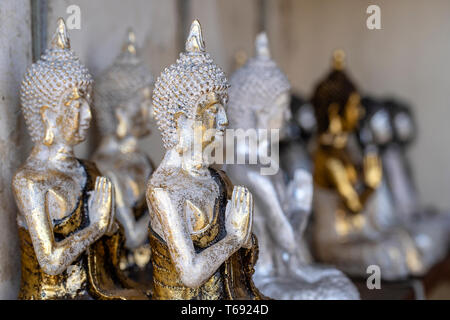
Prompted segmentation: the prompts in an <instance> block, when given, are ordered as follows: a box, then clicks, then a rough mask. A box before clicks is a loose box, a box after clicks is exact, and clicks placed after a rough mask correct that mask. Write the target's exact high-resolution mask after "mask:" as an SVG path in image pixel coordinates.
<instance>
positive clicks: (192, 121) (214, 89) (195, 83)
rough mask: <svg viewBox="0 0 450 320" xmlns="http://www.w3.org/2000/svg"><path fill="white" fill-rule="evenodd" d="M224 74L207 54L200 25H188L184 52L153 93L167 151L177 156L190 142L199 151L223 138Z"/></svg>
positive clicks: (224, 126)
mask: <svg viewBox="0 0 450 320" xmlns="http://www.w3.org/2000/svg"><path fill="white" fill-rule="evenodd" d="M228 87H229V85H228V81H227V79H226V77H225V73H224V72H223V71H222V69H221V68H220V67H218V66H217V65H216V64H215V63H214V62H213V60H212V58H211V56H210V55H209V54H208V53H207V52H206V49H205V43H204V41H203V34H202V29H201V26H200V23H199V22H198V21H197V20H194V22H193V23H192V25H191V29H190V32H189V36H188V38H187V40H186V45H185V52H182V53H181V54H180V57H179V58H178V60H177V61H176V63H174V64H172V65H171V66H170V67H168V68H166V69H165V70H164V71H163V72H162V73H161V75H160V76H159V77H158V79H157V80H156V83H155V88H154V90H153V108H154V115H155V119H156V122H157V125H158V129H159V130H160V131H161V135H162V141H163V145H164V147H165V148H166V149H167V150H170V149H173V148H176V150H177V151H178V152H179V153H182V152H185V151H186V150H188V149H191V148H192V146H193V142H194V140H195V143H196V144H197V145H201V147H202V150H203V148H205V147H206V146H207V145H210V144H211V143H213V142H214V140H215V138H216V137H217V136H223V134H224V131H225V129H226V127H227V125H228V119H227V115H226V112H225V106H226V104H227V101H228V92H227V90H228Z"/></svg>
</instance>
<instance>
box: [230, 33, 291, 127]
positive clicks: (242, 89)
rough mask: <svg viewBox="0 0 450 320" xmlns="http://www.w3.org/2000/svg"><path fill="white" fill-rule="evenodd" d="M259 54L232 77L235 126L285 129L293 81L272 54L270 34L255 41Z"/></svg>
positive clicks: (263, 35)
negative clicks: (290, 80)
mask: <svg viewBox="0 0 450 320" xmlns="http://www.w3.org/2000/svg"><path fill="white" fill-rule="evenodd" d="M255 47H256V56H255V57H253V58H251V59H249V60H248V61H247V63H245V65H244V66H242V67H241V68H240V69H238V70H237V71H236V72H235V73H234V74H233V76H232V77H231V80H230V83H231V87H230V90H229V93H230V102H229V112H228V114H229V117H230V125H231V127H232V128H235V129H249V128H255V129H282V128H283V126H284V124H285V122H286V121H287V120H288V119H289V118H290V109H289V103H290V92H289V91H290V84H289V81H288V80H287V78H286V76H285V75H284V73H283V72H282V71H281V70H280V68H279V67H278V66H277V64H276V63H275V61H273V60H272V59H271V57H270V51H269V44H268V40H267V35H266V34H265V33H261V34H259V35H258V36H257V38H256V41H255Z"/></svg>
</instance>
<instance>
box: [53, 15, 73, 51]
mask: <svg viewBox="0 0 450 320" xmlns="http://www.w3.org/2000/svg"><path fill="white" fill-rule="evenodd" d="M52 47H53V48H60V49H70V40H69V37H68V36H67V28H66V23H65V22H64V19H63V18H58V22H57V27H56V31H55V34H54V35H53V39H52Z"/></svg>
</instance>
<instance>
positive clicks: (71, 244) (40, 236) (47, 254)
mask: <svg viewBox="0 0 450 320" xmlns="http://www.w3.org/2000/svg"><path fill="white" fill-rule="evenodd" d="M13 191H14V195H15V198H16V203H17V206H18V208H19V211H20V213H21V214H22V216H24V217H25V222H26V225H27V227H28V231H29V233H30V237H31V240H32V242H33V247H34V251H35V253H36V257H37V260H38V262H39V265H40V266H41V268H42V270H43V271H44V272H45V273H47V274H49V275H57V274H60V273H62V272H63V271H64V270H66V269H67V267H68V266H69V265H70V264H72V262H73V261H74V260H75V259H76V258H77V257H78V256H79V255H80V254H81V253H83V252H84V251H85V250H86V249H87V248H88V247H89V245H91V244H92V243H93V242H95V241H96V240H98V239H99V238H100V236H101V235H102V234H103V233H104V231H103V229H104V228H101V227H100V226H99V224H98V223H94V224H91V225H90V226H88V227H87V228H85V229H83V230H81V231H79V232H76V233H74V234H72V235H70V236H69V237H67V238H65V239H64V240H62V241H58V242H56V241H55V238H54V233H53V227H52V223H51V221H50V214H49V212H48V206H47V205H44V203H46V201H47V200H46V194H47V193H46V192H45V193H44V191H42V190H40V188H39V186H38V185H36V184H35V183H33V182H32V181H30V180H27V179H24V178H23V179H20V178H19V179H16V178H15V179H14V182H13Z"/></svg>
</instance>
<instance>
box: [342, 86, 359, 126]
mask: <svg viewBox="0 0 450 320" xmlns="http://www.w3.org/2000/svg"><path fill="white" fill-rule="evenodd" d="M361 115H362V108H361V98H360V96H359V94H357V93H356V92H354V93H352V94H351V95H350V97H349V98H348V100H347V104H346V105H345V109H344V116H343V118H344V119H343V120H344V121H343V124H344V130H345V131H348V132H350V131H353V130H354V129H355V128H356V126H357V124H358V121H359V118H360V117H361Z"/></svg>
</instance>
